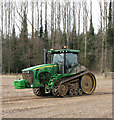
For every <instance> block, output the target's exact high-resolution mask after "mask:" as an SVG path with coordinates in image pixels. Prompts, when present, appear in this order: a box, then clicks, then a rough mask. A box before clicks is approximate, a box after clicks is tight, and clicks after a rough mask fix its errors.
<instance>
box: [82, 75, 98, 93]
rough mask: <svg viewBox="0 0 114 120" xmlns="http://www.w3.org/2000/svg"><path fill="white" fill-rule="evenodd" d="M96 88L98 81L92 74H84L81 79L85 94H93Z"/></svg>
mask: <svg viewBox="0 0 114 120" xmlns="http://www.w3.org/2000/svg"><path fill="white" fill-rule="evenodd" d="M95 87H96V79H95V76H94V75H93V74H92V73H87V74H84V75H83V76H82V78H81V89H82V90H83V92H84V93H85V94H91V93H92V92H93V91H94V90H95Z"/></svg>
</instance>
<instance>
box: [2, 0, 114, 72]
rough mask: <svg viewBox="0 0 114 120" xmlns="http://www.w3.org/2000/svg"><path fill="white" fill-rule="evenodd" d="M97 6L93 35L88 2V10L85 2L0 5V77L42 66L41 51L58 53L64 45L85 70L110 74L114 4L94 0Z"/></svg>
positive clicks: (12, 3)
mask: <svg viewBox="0 0 114 120" xmlns="http://www.w3.org/2000/svg"><path fill="white" fill-rule="evenodd" d="M98 3H99V9H100V11H99V14H100V17H99V20H98V21H99V23H100V26H99V30H98V32H97V33H95V32H94V26H93V19H92V15H93V14H92V10H93V9H94V8H93V7H92V0H90V5H89V6H90V7H88V4H87V0H83V1H80V2H73V1H72V2H71V1H62V2H60V1H59V0H54V1H53V0H51V1H46V0H44V1H40V2H39V1H31V2H30V1H27V0H26V1H24V2H22V1H21V2H14V1H12V0H9V1H7V2H1V4H0V12H1V16H0V17H1V19H0V20H1V21H0V22H1V29H0V37H1V39H2V72H3V74H5V73H20V72H21V70H22V69H23V68H27V67H30V66H34V65H38V64H43V49H44V48H45V49H47V50H49V49H51V48H53V49H61V48H62V47H63V46H64V45H66V46H67V48H69V49H79V50H80V55H79V59H80V62H81V63H82V64H83V65H85V66H86V67H87V68H88V69H89V70H92V71H93V72H95V73H106V72H112V71H114V70H113V69H114V67H113V66H112V63H113V62H112V58H113V56H112V55H113V54H112V53H113V46H114V45H113V34H114V7H113V6H114V1H112V0H107V1H106V0H98ZM49 6H50V10H51V12H50V15H49V14H48V7H49ZM28 9H29V12H28ZM43 13H45V14H43ZM30 15H31V17H28V16H30ZM49 16H50V19H49ZM30 19H31V20H30ZM28 24H29V25H30V26H31V33H29V29H28ZM16 29H18V31H19V32H18V33H17V32H16ZM81 29H82V31H81Z"/></svg>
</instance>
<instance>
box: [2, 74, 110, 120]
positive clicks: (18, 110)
mask: <svg viewBox="0 0 114 120" xmlns="http://www.w3.org/2000/svg"><path fill="white" fill-rule="evenodd" d="M17 78H18V77H17V76H14V75H9V76H8V75H3V76H2V118H112V80H111V78H110V77H107V78H103V77H101V76H97V77H96V78H97V86H96V90H95V92H94V93H93V94H92V95H83V96H74V97H69V96H65V97H64V98H55V97H53V96H49V95H48V96H44V97H37V96H35V95H34V94H33V92H32V89H21V90H19V89H18V90H17V89H15V88H14V85H13V82H14V80H15V79H17Z"/></svg>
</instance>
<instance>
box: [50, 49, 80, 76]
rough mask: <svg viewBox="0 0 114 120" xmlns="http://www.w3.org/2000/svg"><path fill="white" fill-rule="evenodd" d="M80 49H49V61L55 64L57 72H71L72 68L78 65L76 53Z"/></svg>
mask: <svg viewBox="0 0 114 120" xmlns="http://www.w3.org/2000/svg"><path fill="white" fill-rule="evenodd" d="M79 52H80V50H69V49H62V50H53V49H51V50H50V51H49V53H50V55H51V57H50V59H51V60H50V62H51V63H52V64H56V65H57V73H58V74H65V73H70V72H73V68H75V67H76V66H78V65H79V63H78V53H79Z"/></svg>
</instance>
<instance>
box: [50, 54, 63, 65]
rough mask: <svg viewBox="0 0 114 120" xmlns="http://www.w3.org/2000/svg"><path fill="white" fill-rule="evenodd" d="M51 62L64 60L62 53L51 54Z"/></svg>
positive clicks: (56, 62) (55, 62)
mask: <svg viewBox="0 0 114 120" xmlns="http://www.w3.org/2000/svg"><path fill="white" fill-rule="evenodd" d="M52 62H53V64H59V63H63V62H64V54H63V53H61V54H54V55H52Z"/></svg>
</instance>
